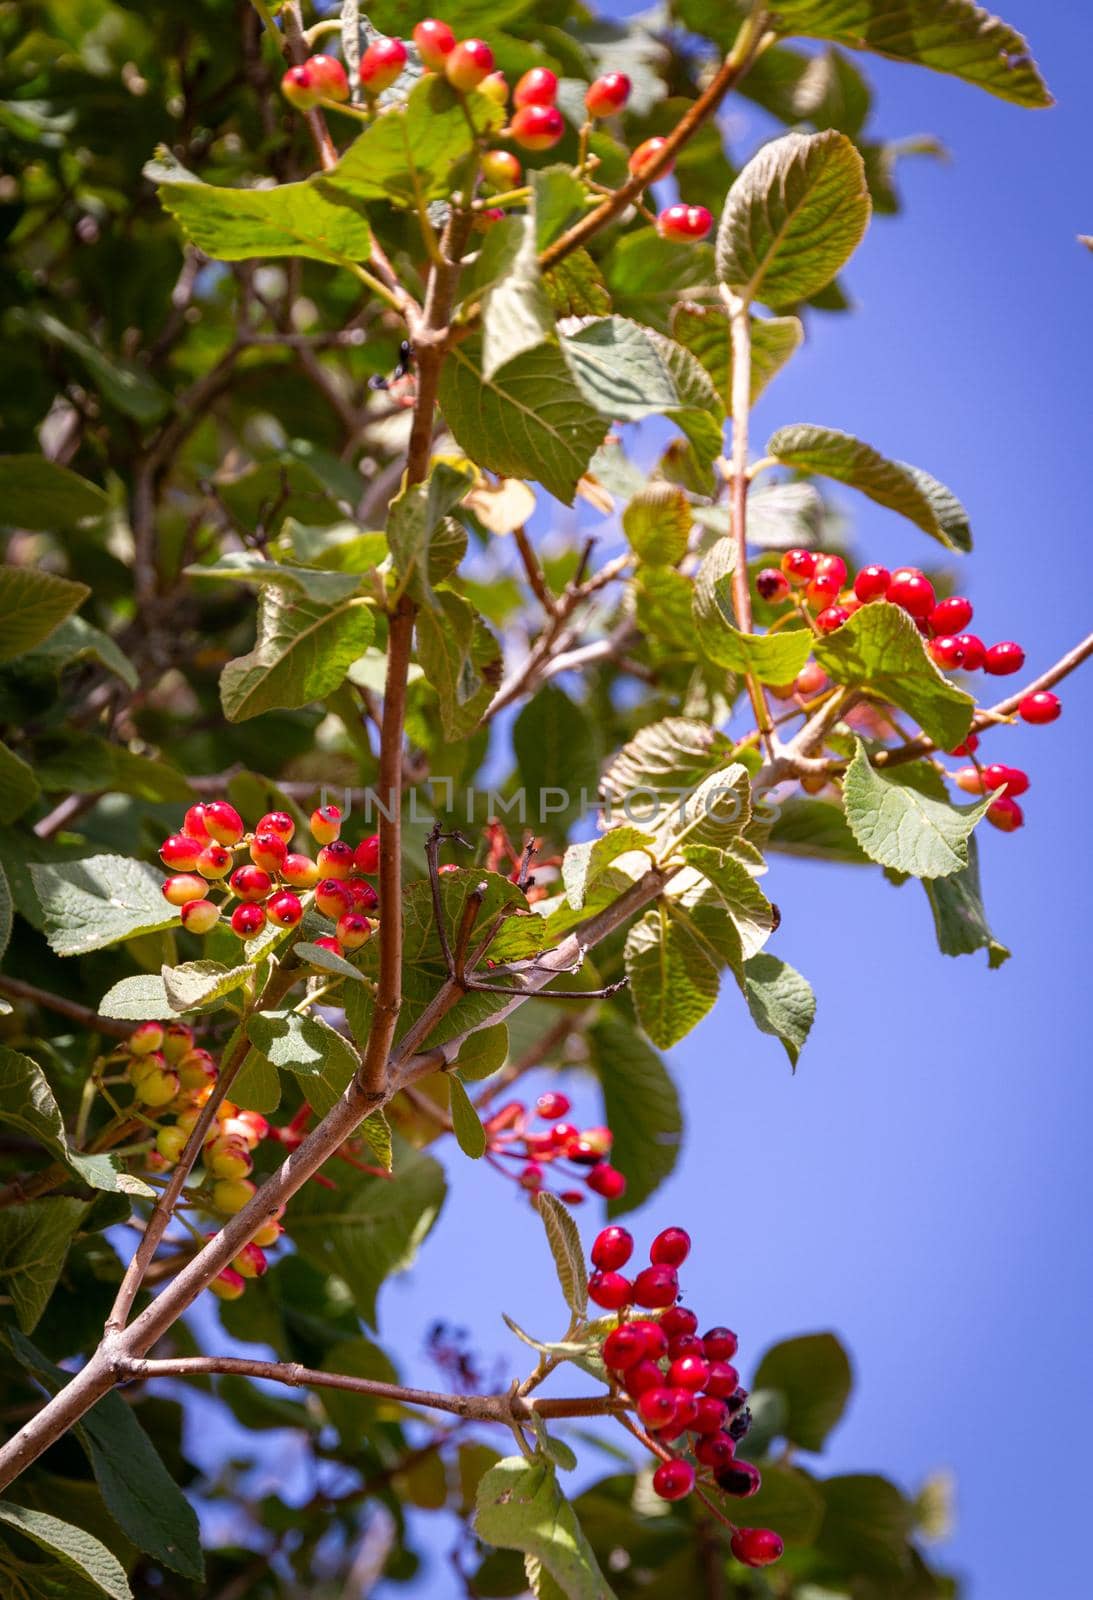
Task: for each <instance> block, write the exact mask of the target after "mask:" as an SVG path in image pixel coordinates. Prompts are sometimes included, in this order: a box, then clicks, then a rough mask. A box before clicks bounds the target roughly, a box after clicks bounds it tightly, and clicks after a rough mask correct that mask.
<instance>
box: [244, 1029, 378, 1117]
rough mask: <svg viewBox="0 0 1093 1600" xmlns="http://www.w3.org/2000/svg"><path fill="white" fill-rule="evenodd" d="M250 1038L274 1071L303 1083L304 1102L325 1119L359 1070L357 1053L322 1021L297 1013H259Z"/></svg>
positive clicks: (249, 1032)
mask: <svg viewBox="0 0 1093 1600" xmlns="http://www.w3.org/2000/svg"><path fill="white" fill-rule="evenodd" d="M247 1037H248V1039H249V1040H250V1041H251V1043H252V1044H253V1045H254V1046H255V1048H256V1049H258V1050H260V1051H261V1053H262V1055H264V1056H265V1057H266V1059H267V1060H268V1061H271V1062H272V1063H273V1065H274V1066H275V1067H279V1068H281V1069H283V1070H284V1071H287V1072H291V1073H293V1074H295V1076H296V1077H298V1078H299V1079H300V1084H301V1089H302V1091H303V1094H304V1097H305V1099H306V1100H307V1101H308V1102H309V1103H310V1105H311V1106H312V1108H313V1110H314V1111H315V1112H316V1114H317V1115H318V1116H320V1117H321V1116H325V1115H326V1113H327V1111H329V1109H330V1107H331V1106H332V1105H333V1104H334V1102H335V1100H336V1099H337V1098H338V1097H339V1095H341V1094H342V1092H343V1091H344V1090H345V1089H346V1087H347V1086H348V1084H349V1082H350V1080H351V1078H352V1077H353V1074H354V1072H356V1070H357V1068H358V1067H359V1066H360V1057H359V1056H358V1054H357V1052H356V1050H354V1048H353V1046H352V1045H351V1044H350V1042H349V1040H348V1039H347V1038H345V1036H344V1034H340V1033H338V1032H337V1030H336V1029H334V1028H332V1027H330V1025H329V1024H328V1023H326V1022H324V1021H323V1020H322V1018H321V1017H305V1016H300V1015H299V1014H298V1013H297V1012H295V1011H270V1012H259V1013H258V1014H257V1015H256V1016H253V1017H251V1019H250V1021H249V1022H248V1024H247Z"/></svg>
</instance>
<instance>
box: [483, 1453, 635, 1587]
mask: <svg viewBox="0 0 1093 1600" xmlns="http://www.w3.org/2000/svg"><path fill="white" fill-rule="evenodd" d="M476 1507H477V1509H476V1512H475V1523H474V1526H475V1532H476V1533H477V1534H478V1537H479V1538H480V1539H482V1540H484V1541H485V1543H486V1544H491V1545H494V1546H496V1547H497V1548H499V1549H502V1550H523V1551H524V1552H525V1554H526V1555H529V1556H532V1557H534V1558H535V1560H537V1561H539V1562H541V1563H542V1565H543V1566H544V1567H545V1568H546V1569H547V1571H548V1572H549V1573H550V1575H551V1577H552V1578H553V1579H554V1581H555V1582H556V1583H557V1584H558V1586H559V1588H560V1590H561V1592H562V1594H564V1595H565V1596H566V1597H567V1600H612V1594H611V1590H610V1588H609V1587H608V1585H607V1582H606V1580H605V1579H604V1576H603V1574H602V1573H601V1571H600V1569H599V1567H598V1565H597V1563H596V1558H595V1556H594V1555H593V1553H592V1548H591V1546H590V1545H589V1543H588V1541H587V1539H586V1538H585V1536H584V1534H583V1532H582V1531H581V1526H580V1523H579V1522H578V1521H577V1518H576V1515H575V1513H574V1511H573V1507H572V1506H571V1505H570V1504H569V1501H568V1500H567V1499H566V1498H565V1495H564V1494H563V1493H562V1491H561V1489H560V1488H559V1486H558V1479H557V1475H556V1473H555V1470H554V1467H553V1465H552V1464H551V1463H549V1462H547V1461H540V1460H536V1461H535V1462H528V1461H525V1460H524V1458H523V1457H522V1456H510V1457H507V1458H506V1459H505V1460H504V1461H499V1462H498V1463H497V1465H496V1466H495V1467H491V1468H490V1470H489V1471H488V1472H487V1473H486V1474H485V1476H484V1477H483V1479H482V1481H481V1483H480V1484H479V1485H478V1494H477V1498H476Z"/></svg>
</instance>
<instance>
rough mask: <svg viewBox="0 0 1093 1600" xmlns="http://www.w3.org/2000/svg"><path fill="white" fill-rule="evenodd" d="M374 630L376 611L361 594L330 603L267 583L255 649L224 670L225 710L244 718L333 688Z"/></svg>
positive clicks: (260, 604)
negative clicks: (268, 586)
mask: <svg viewBox="0 0 1093 1600" xmlns="http://www.w3.org/2000/svg"><path fill="white" fill-rule="evenodd" d="M372 633H373V621H372V613H371V611H370V610H369V609H368V607H367V605H365V603H364V602H363V601H362V600H357V599H348V600H344V601H342V602H341V603H340V604H339V605H327V604H323V603H320V602H318V601H314V600H309V599H308V598H307V597H306V596H305V595H300V594H294V593H292V592H291V591H290V590H288V589H281V588H267V589H263V590H262V592H261V595H260V596H259V601H258V636H257V639H256V641H255V645H254V649H253V650H251V651H250V653H249V654H248V655H245V656H238V657H237V658H236V659H235V660H234V661H229V662H228V664H227V666H226V667H225V668H224V670H223V672H222V673H221V675H220V699H221V702H222V704H223V707H224V714H225V715H226V716H227V718H228V719H229V721H231V722H243V721H245V720H246V719H247V718H248V717H256V716H259V715H260V714H261V713H262V712H263V711H274V710H277V709H284V710H290V711H291V710H295V709H296V708H297V707H298V706H306V705H309V704H310V703H311V702H312V701H313V700H321V699H323V697H324V696H325V695H328V694H333V692H334V690H335V689H337V688H338V687H339V686H340V685H341V684H342V683H343V682H344V680H345V675H346V672H347V671H348V669H349V667H350V666H351V665H352V663H353V662H354V661H355V660H356V659H357V657H358V656H361V655H363V654H364V652H365V650H366V649H367V648H368V646H369V645H370V644H371V642H372Z"/></svg>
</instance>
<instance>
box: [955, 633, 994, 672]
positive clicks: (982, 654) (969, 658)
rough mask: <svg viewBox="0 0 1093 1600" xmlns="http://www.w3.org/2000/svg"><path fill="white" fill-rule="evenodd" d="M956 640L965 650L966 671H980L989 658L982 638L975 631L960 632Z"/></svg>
mask: <svg viewBox="0 0 1093 1600" xmlns="http://www.w3.org/2000/svg"><path fill="white" fill-rule="evenodd" d="M956 642H957V644H958V645H959V646H960V648H961V649H962V650H963V652H964V671H965V672H978V671H979V669H980V667H981V666H982V665H983V663H984V662H985V661H986V659H987V652H986V649H985V647H984V645H983V641H982V639H980V638H979V637H978V636H977V635H976V634H974V633H960V634H958V635H957V639H956Z"/></svg>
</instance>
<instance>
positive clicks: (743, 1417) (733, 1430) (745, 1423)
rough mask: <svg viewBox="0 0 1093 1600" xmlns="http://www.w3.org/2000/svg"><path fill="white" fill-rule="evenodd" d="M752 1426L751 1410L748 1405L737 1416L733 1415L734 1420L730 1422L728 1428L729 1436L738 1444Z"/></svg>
mask: <svg viewBox="0 0 1093 1600" xmlns="http://www.w3.org/2000/svg"><path fill="white" fill-rule="evenodd" d="M750 1428H751V1412H750V1411H749V1409H748V1407H747V1406H745V1407H744V1409H743V1410H742V1411H739V1412H737V1414H736V1416H735V1417H733V1419H732V1421H731V1422H730V1423H729V1426H728V1430H727V1431H728V1435H729V1438H730V1439H732V1440H733V1441H734V1442H735V1443H736V1444H739V1443H740V1441H741V1439H742V1438H743V1437H744V1435H745V1434H746V1433H747V1432H748V1430H749V1429H750Z"/></svg>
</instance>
